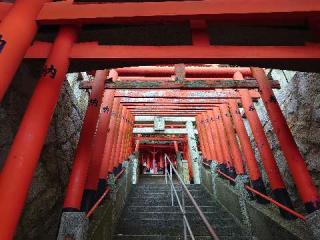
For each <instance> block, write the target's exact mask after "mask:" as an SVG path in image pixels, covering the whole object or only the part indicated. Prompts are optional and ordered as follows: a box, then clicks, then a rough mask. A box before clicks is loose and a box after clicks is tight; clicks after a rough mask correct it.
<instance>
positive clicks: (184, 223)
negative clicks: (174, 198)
mask: <svg viewBox="0 0 320 240" xmlns="http://www.w3.org/2000/svg"><path fill="white" fill-rule="evenodd" d="M181 202H182V210H183V212H182V221H183V238H184V240H187V225H186V221H185V220H184V218H185V216H186V207H185V203H184V194H183V189H181Z"/></svg>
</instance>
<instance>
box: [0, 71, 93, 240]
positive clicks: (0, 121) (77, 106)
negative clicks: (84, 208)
mask: <svg viewBox="0 0 320 240" xmlns="http://www.w3.org/2000/svg"><path fill="white" fill-rule="evenodd" d="M77 77H78V74H70V75H69V76H68V81H65V83H64V86H63V89H62V91H61V94H60V98H59V102H58V104H57V107H56V110H55V113H54V115H53V118H52V121H51V125H50V129H49V132H48V136H47V139H46V142H45V145H44V146H43V150H42V153H41V156H40V159H39V164H38V166H37V169H36V172H35V175H34V177H33V181H32V186H31V188H30V190H29V195H28V198H27V202H26V205H25V208H24V211H23V215H22V217H21V220H20V223H19V225H18V228H17V233H16V237H15V239H17V240H20V239H23V240H29V239H30V240H31V239H32V240H33V239H48V240H50V239H56V234H57V230H58V224H59V220H60V214H61V209H62V204H63V198H64V192H65V188H66V185H67V183H68V180H69V174H70V168H71V164H72V160H73V157H74V153H75V149H76V146H77V142H78V139H79V133H80V130H81V125H82V119H83V116H84V111H85V109H86V103H87V94H86V93H85V92H83V91H79V90H78V89H77V88H78V83H79V82H77V81H76V79H77ZM38 78H39V76H37V74H34V72H33V71H31V70H30V69H29V67H28V66H26V65H22V66H21V67H20V69H19V72H18V74H17V75H16V77H15V79H14V82H13V83H12V85H11V86H10V88H9V90H8V92H7V94H6V96H5V98H4V100H3V102H2V103H1V106H0V126H1V131H0V168H1V167H2V165H3V163H4V162H5V159H6V155H7V153H8V150H9V147H10V145H11V144H12V141H13V138H14V136H15V134H16V132H17V130H18V127H19V124H20V121H21V118H22V116H23V113H24V111H25V109H26V107H27V104H28V101H29V99H30V97H31V95H32V91H33V89H34V86H35V84H36V82H37V80H38Z"/></svg>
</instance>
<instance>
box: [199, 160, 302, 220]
mask: <svg viewBox="0 0 320 240" xmlns="http://www.w3.org/2000/svg"><path fill="white" fill-rule="evenodd" d="M202 164H203V165H205V166H207V167H209V168H210V165H209V164H207V163H202ZM216 172H217V173H218V174H220V175H221V176H223V177H224V178H226V179H228V180H229V181H231V182H233V183H236V180H235V179H234V178H232V177H230V176H228V175H227V174H225V173H223V172H221V171H220V170H218V169H217V170H216ZM245 189H247V190H249V191H251V192H252V193H254V194H257V195H259V196H260V197H261V198H264V199H265V200H267V201H269V202H271V203H273V204H274V205H276V206H278V207H279V208H281V209H282V210H284V211H286V212H288V213H290V214H292V215H293V216H295V217H297V218H300V219H301V220H304V221H305V220H306V218H305V216H303V215H302V214H300V213H298V212H296V211H294V210H292V209H291V208H288V207H287V206H285V205H283V204H281V203H279V202H278V201H276V200H274V199H273V198H271V197H268V196H266V195H264V194H263V193H261V192H259V191H257V190H255V189H254V188H252V187H250V186H247V185H246V186H245Z"/></svg>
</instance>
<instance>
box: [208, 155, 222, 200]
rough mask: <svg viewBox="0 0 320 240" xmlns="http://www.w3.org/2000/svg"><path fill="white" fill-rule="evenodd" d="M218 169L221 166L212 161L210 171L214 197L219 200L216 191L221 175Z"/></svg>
mask: <svg viewBox="0 0 320 240" xmlns="http://www.w3.org/2000/svg"><path fill="white" fill-rule="evenodd" d="M217 169H219V164H217V163H216V162H214V161H212V162H211V165H210V170H211V179H212V180H211V182H212V193H213V195H214V197H215V198H216V199H217V190H216V179H217V177H219V176H220V175H219V174H218V173H217Z"/></svg>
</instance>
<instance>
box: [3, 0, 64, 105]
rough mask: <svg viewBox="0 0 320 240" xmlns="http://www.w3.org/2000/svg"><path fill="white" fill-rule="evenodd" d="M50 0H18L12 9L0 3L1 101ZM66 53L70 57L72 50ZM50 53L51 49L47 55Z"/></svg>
mask: <svg viewBox="0 0 320 240" xmlns="http://www.w3.org/2000/svg"><path fill="white" fill-rule="evenodd" d="M49 1H50V0H34V1H32V4H30V2H29V1H24V0H17V1H15V3H14V4H12V5H11V8H10V9H9V8H8V4H3V3H2V4H0V8H1V10H0V14H3V15H2V16H1V18H2V21H1V22H0V40H1V44H0V45H1V46H0V66H1V67H0V76H1V78H0V102H1V101H2V98H3V96H4V94H5V92H6V90H7V88H8V86H9V85H10V83H11V80H12V79H13V77H14V75H15V73H16V71H17V69H18V67H19V65H20V63H21V61H22V60H23V58H24V55H25V54H26V52H27V50H28V48H29V46H30V44H31V42H32V40H33V38H34V36H35V35H36V33H37V30H38V26H37V24H36V21H35V20H36V17H37V15H38V14H39V12H40V10H41V8H42V6H43V5H44V3H46V2H49ZM17 28H19V29H17ZM50 48H51V47H50ZM66 53H67V57H69V53H70V52H69V51H67V52H66ZM49 55H51V53H50V51H48V55H47V57H49ZM50 57H52V55H51V56H50Z"/></svg>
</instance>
